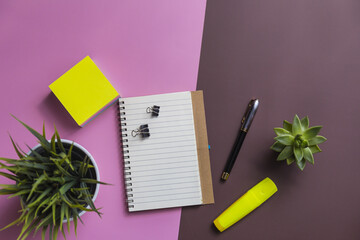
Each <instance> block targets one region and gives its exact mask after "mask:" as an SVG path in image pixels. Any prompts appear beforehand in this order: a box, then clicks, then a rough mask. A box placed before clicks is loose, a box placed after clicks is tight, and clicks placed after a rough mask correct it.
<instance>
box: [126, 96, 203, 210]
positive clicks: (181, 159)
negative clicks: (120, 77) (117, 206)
mask: <svg viewBox="0 0 360 240" xmlns="http://www.w3.org/2000/svg"><path fill="white" fill-rule="evenodd" d="M119 101H120V102H124V104H120V108H121V107H124V108H125V109H120V117H122V118H124V119H123V120H122V121H121V123H122V124H123V125H124V124H126V126H122V130H123V132H122V134H124V135H126V134H127V136H126V137H123V139H127V140H128V142H124V143H123V147H124V151H125V153H124V161H125V183H126V185H127V186H126V188H127V194H128V206H129V211H141V210H149V209H158V208H169V207H180V206H188V205H197V204H202V196H201V184H200V176H199V166H198V155H197V148H196V138H195V129H194V117H193V108H192V101H191V93H190V92H181V93H170V94H160V95H152V96H144V97H133V98H122V99H120V100H119ZM153 105H157V106H160V113H159V116H158V117H153V116H151V114H150V113H147V112H146V109H147V108H148V107H152V106H153ZM143 124H148V127H149V132H150V137H147V138H142V137H140V136H136V137H133V136H132V135H131V131H132V130H135V129H137V128H139V126H140V125H143ZM127 157H128V158H127Z"/></svg>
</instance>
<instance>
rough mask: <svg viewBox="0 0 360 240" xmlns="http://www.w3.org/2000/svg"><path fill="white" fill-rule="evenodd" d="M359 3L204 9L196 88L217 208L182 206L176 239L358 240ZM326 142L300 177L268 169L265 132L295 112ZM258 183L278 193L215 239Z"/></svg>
mask: <svg viewBox="0 0 360 240" xmlns="http://www.w3.org/2000/svg"><path fill="white" fill-rule="evenodd" d="M359 16H360V3H359V1H350V0H342V1H328V0H318V1H313V0H304V1H284V0H273V1H253V0H244V1H238V0H230V1H216V0H209V1H208V2H207V10H206V18H205V27H204V36H203V45H202V53H201V58H200V59H201V60H200V70H199V77H198V89H203V90H204V95H205V104H206V115H207V124H208V126H207V127H208V135H209V144H210V145H211V153H210V158H211V167H212V174H213V183H214V193H215V205H212V206H203V207H191V208H184V209H183V212H182V219H181V224H180V237H179V239H180V240H186V239H207V240H210V239H227V240H228V239H252V240H255V239H271V240H272V239H274V240H275V239H276V240H288V239H293V240H304V239H307V240H309V239H314V240H318V239H327V240H337V239H360V231H359V224H360V217H359V216H360V215H359V202H360V189H359V182H360V174H359V169H360V160H359V154H358V152H359V149H358V146H359V145H360V134H359V125H360V111H359V106H358V105H359V102H360V94H359V90H360V81H359V79H360V47H359V43H360V21H359V19H360V18H359ZM251 97H258V98H259V99H260V107H259V110H258V113H257V116H256V117H255V120H254V122H253V124H252V127H251V129H250V131H249V133H248V136H247V138H246V139H245V142H244V145H243V148H242V149H241V151H240V154H239V159H238V161H237V162H236V165H235V166H234V168H233V170H232V174H231V175H230V178H229V180H228V182H226V183H225V184H221V183H220V182H219V179H220V175H221V171H222V169H223V167H224V165H225V162H226V159H227V157H228V155H229V153H230V150H231V147H232V144H233V142H234V140H235V137H236V134H237V129H238V127H239V123H240V120H241V117H242V114H243V112H244V111H245V107H246V104H247V103H248V101H249V99H250V98H251ZM296 113H297V114H299V115H300V116H305V115H309V117H310V124H311V125H323V126H324V128H323V129H322V131H321V135H324V136H326V137H327V138H328V141H327V142H325V143H323V144H322V146H321V148H322V149H323V152H322V153H317V154H315V165H314V166H311V165H307V166H306V168H305V170H304V171H303V172H301V171H300V170H299V169H297V167H296V166H295V165H292V166H287V165H286V163H285V162H276V161H275V159H276V154H275V153H273V152H272V151H271V150H270V149H269V148H270V146H271V145H272V143H273V141H274V140H273V138H274V137H275V134H274V132H273V130H272V129H273V127H278V126H281V123H282V121H283V120H284V119H287V120H292V118H293V117H294V115H295V114H296ZM265 177H270V178H271V179H273V180H274V182H275V183H276V184H277V185H278V188H279V191H278V192H277V193H276V194H275V195H274V196H273V197H272V198H270V199H269V200H268V202H266V203H265V204H264V205H262V206H261V207H260V208H259V209H257V210H256V211H254V212H253V213H251V214H250V215H249V216H247V217H246V218H244V219H243V220H242V221H241V222H239V223H237V224H236V225H234V226H233V227H231V228H229V229H228V230H226V231H225V232H223V233H218V232H217V231H216V230H215V229H214V228H213V227H212V220H213V219H215V218H216V217H217V215H218V214H220V213H221V212H222V211H223V210H224V209H225V208H226V207H228V206H229V205H230V204H231V203H232V202H233V201H235V200H236V199H237V198H239V197H240V196H241V195H242V194H243V193H245V192H246V191H247V190H248V189H249V188H250V187H252V186H253V185H255V184H256V183H257V182H259V181H260V180H262V179H263V178H265Z"/></svg>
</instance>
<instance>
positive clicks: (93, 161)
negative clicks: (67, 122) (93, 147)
mask: <svg viewBox="0 0 360 240" xmlns="http://www.w3.org/2000/svg"><path fill="white" fill-rule="evenodd" d="M49 142H50V141H49ZM61 142H63V143H65V144H69V145H71V144H73V143H74V148H75V147H76V148H78V149H79V150H81V151H82V152H83V153H84V154H85V155H87V156H88V157H89V159H90V161H91V163H92V165H93V166H94V170H95V174H96V180H97V181H100V173H99V168H98V166H97V164H96V162H95V159H94V158H93V156H91V154H90V153H89V152H88V151H87V150H86V149H85V148H84V147H83V146H81V145H80V144H78V143H76V142H73V141H70V140H67V139H61ZM38 148H42V147H41V145H40V144H38V145H36V146H35V147H33V148H32V150H33V151H34V150H36V149H38ZM73 150H74V149H73ZM30 153H31V151H30V152H29V153H28V154H30ZM99 188H100V184H96V187H95V192H94V196H93V197H92V201H93V202H95V200H96V198H97V195H98V194H99ZM87 208H88V209H90V206H87ZM84 213H86V211H81V212H80V213H79V216H82V215H83V214H84ZM72 220H73V218H72V217H71V218H70V221H72ZM66 222H67V220H66V219H65V220H64V221H63V223H66Z"/></svg>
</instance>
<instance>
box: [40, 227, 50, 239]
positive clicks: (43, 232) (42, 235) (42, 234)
mask: <svg viewBox="0 0 360 240" xmlns="http://www.w3.org/2000/svg"><path fill="white" fill-rule="evenodd" d="M48 227H49V225H46V226H44V227H43V228H42V231H41V240H45V234H46V230H47V228H48Z"/></svg>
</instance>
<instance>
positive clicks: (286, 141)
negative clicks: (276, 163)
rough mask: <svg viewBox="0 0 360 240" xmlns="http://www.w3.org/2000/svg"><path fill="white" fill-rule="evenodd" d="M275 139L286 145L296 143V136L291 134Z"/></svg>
mask: <svg viewBox="0 0 360 240" xmlns="http://www.w3.org/2000/svg"><path fill="white" fill-rule="evenodd" d="M274 139H275V140H276V141H278V142H279V143H281V144H284V145H286V146H290V145H293V143H294V137H293V136H291V135H282V136H277V137H275V138H274Z"/></svg>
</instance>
